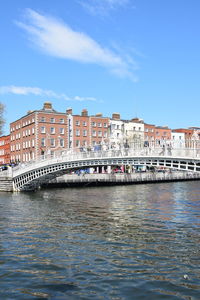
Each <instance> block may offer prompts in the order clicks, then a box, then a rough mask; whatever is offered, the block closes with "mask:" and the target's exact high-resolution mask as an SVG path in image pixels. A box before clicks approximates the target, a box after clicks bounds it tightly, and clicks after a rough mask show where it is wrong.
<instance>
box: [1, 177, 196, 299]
mask: <svg viewBox="0 0 200 300" xmlns="http://www.w3.org/2000/svg"><path fill="white" fill-rule="evenodd" d="M0 299H20V300H21V299H95V300H96V299H113V300H121V299H153V300H154V299H188V300H193V299H200V182H198V181H195V182H179V183H164V184H148V185H132V186H116V187H98V188H79V189H78V188H77V189H76V188H73V189H52V190H41V191H38V192H35V193H17V194H9V193H8V194H6V193H1V194H0Z"/></svg>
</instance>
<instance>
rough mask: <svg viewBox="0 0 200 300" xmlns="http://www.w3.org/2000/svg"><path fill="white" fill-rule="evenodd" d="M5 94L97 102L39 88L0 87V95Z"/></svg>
mask: <svg viewBox="0 0 200 300" xmlns="http://www.w3.org/2000/svg"><path fill="white" fill-rule="evenodd" d="M5 94H14V95H22V96H28V95H34V96H42V97H48V98H54V99H61V100H66V101H97V99H96V98H94V97H81V96H74V97H69V96H67V95H66V94H63V93H62V94H58V93H55V92H54V91H52V90H44V89H41V88H38V87H25V86H15V85H10V86H0V95H5Z"/></svg>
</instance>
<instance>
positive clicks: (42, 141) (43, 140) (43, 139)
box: [41, 138, 46, 147]
mask: <svg viewBox="0 0 200 300" xmlns="http://www.w3.org/2000/svg"><path fill="white" fill-rule="evenodd" d="M41 146H42V147H45V146H46V142H45V138H41Z"/></svg>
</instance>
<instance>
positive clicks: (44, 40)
mask: <svg viewBox="0 0 200 300" xmlns="http://www.w3.org/2000/svg"><path fill="white" fill-rule="evenodd" d="M25 16H26V21H24V22H17V25H18V26H20V27H21V28H23V29H24V30H25V31H26V33H27V34H28V38H29V40H30V41H31V43H33V44H34V45H35V46H36V47H37V48H39V50H41V51H42V52H43V53H45V54H48V55H51V56H54V57H58V58H62V59H68V60H74V61H77V62H81V63H89V64H97V65H100V66H103V67H105V68H107V69H108V70H110V71H111V73H114V74H116V75H117V76H120V77H128V78H129V79H131V80H132V81H137V78H136V76H135V74H134V65H131V64H130V62H129V61H127V60H126V57H122V56H121V55H119V54H118V53H116V52H114V51H112V50H110V49H108V48H106V47H103V46H101V45H100V44H98V43H97V42H96V41H95V40H94V39H92V38H91V37H89V36H88V35H87V34H85V33H83V32H78V31H74V30H73V29H72V28H70V27H69V26H68V25H67V24H65V23H63V22H62V21H60V20H57V19H55V18H52V17H49V16H45V15H41V14H39V13H38V12H36V11H34V10H32V9H27V10H26V15H25Z"/></svg>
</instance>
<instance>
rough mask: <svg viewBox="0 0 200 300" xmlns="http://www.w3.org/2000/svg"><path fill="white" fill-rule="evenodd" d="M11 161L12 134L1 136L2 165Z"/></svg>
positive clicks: (0, 162) (0, 160) (0, 155)
mask: <svg viewBox="0 0 200 300" xmlns="http://www.w3.org/2000/svg"><path fill="white" fill-rule="evenodd" d="M9 163H10V135H6V136H1V137H0V165H4V164H9Z"/></svg>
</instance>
